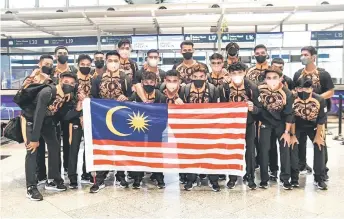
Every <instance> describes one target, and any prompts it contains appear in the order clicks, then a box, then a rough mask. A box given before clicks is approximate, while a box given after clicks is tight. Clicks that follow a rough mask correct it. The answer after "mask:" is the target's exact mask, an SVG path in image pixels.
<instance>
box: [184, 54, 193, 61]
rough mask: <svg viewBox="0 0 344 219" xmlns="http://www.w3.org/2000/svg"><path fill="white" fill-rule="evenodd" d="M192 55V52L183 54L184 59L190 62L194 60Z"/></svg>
mask: <svg viewBox="0 0 344 219" xmlns="http://www.w3.org/2000/svg"><path fill="white" fill-rule="evenodd" d="M192 55H193V53H192V52H186V53H183V57H184V59H185V60H190V59H191V58H192Z"/></svg>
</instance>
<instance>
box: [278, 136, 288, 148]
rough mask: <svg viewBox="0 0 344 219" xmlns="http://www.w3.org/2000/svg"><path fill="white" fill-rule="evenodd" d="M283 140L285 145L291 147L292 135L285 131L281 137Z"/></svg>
mask: <svg viewBox="0 0 344 219" xmlns="http://www.w3.org/2000/svg"><path fill="white" fill-rule="evenodd" d="M280 140H281V141H282V140H284V145H283V146H284V147H285V146H286V145H287V146H288V147H290V135H289V134H288V133H284V134H283V135H282V137H281V139H280Z"/></svg>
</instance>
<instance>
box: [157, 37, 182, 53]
mask: <svg viewBox="0 0 344 219" xmlns="http://www.w3.org/2000/svg"><path fill="white" fill-rule="evenodd" d="M158 39H159V49H174V50H175V49H179V48H180V44H181V43H182V42H183V41H184V36H183V35H159V36H158Z"/></svg>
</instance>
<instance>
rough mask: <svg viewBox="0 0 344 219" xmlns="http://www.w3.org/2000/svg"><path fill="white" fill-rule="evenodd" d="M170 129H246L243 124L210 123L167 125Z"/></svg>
mask: <svg viewBox="0 0 344 219" xmlns="http://www.w3.org/2000/svg"><path fill="white" fill-rule="evenodd" d="M168 125H169V126H170V127H171V129H202V128H203V129H205V128H216V129H228V128H232V129H246V124H245V123H231V124H222V123H212V124H168Z"/></svg>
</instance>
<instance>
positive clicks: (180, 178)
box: [179, 175, 187, 184]
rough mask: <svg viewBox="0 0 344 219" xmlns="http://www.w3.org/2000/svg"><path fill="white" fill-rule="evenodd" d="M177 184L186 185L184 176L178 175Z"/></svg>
mask: <svg viewBox="0 0 344 219" xmlns="http://www.w3.org/2000/svg"><path fill="white" fill-rule="evenodd" d="M179 182H180V184H186V183H187V179H186V175H180V176H179Z"/></svg>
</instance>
